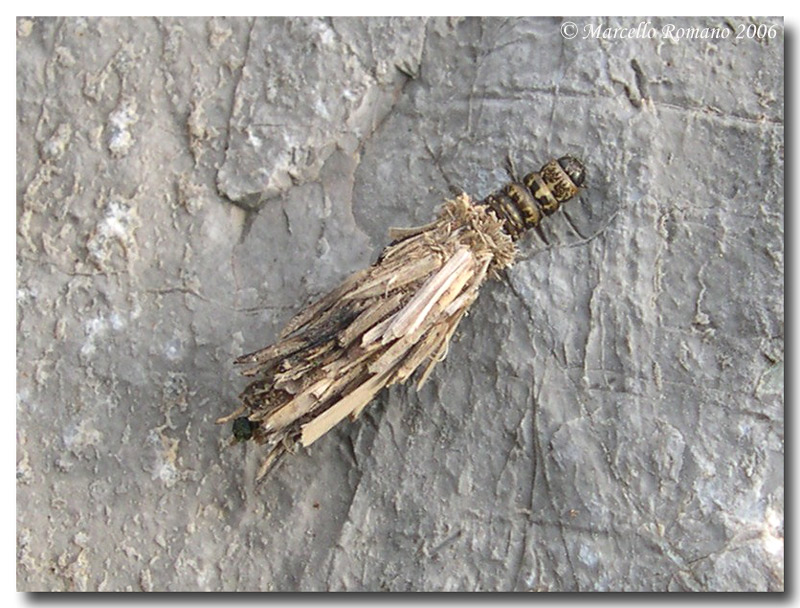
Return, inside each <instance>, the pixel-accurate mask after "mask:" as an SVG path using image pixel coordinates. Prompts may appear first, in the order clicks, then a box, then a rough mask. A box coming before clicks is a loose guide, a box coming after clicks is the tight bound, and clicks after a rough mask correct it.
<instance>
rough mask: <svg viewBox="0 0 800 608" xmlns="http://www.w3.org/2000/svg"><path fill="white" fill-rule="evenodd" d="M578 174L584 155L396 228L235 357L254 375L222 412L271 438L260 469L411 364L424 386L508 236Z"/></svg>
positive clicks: (570, 190) (239, 426)
mask: <svg viewBox="0 0 800 608" xmlns="http://www.w3.org/2000/svg"><path fill="white" fill-rule="evenodd" d="M583 179H584V168H583V165H582V164H581V163H580V162H579V161H577V160H575V159H574V158H572V157H562V158H561V159H559V160H558V161H555V160H554V161H551V162H549V163H547V164H546V165H545V166H544V167H543V168H542V170H541V171H539V172H534V173H530V174H529V175H527V176H525V177H524V178H523V179H522V180H521V181H514V182H512V183H510V184H508V185H507V186H505V187H504V188H503V189H502V190H500V191H499V192H496V193H495V194H492V195H490V196H488V197H487V198H486V199H485V200H484V201H480V202H474V201H472V200H471V199H470V198H469V197H468V196H466V195H461V196H459V197H457V198H456V199H455V200H452V201H448V202H447V203H445V205H444V207H443V209H442V211H441V213H440V215H439V217H438V218H437V219H436V220H435V221H434V222H432V223H431V224H428V225H426V226H421V227H418V228H409V229H401V230H397V229H395V230H393V231H391V232H390V235H391V236H392V238H393V239H394V241H393V242H392V244H390V245H389V246H388V247H387V248H386V249H385V250H384V251H383V253H382V254H381V256H380V257H379V258H378V260H377V261H376V262H375V263H374V264H373V265H372V266H370V267H369V268H367V269H365V270H362V271H360V272H357V273H355V274H353V275H351V276H350V277H349V278H348V279H347V280H345V281H344V283H342V285H340V286H339V287H338V288H336V289H334V290H333V291H332V292H330V293H329V294H328V295H327V296H325V297H323V298H322V299H320V300H319V301H317V302H315V303H313V304H311V305H310V306H308V307H307V308H305V309H304V310H302V311H301V312H300V313H299V314H298V315H297V316H295V317H294V319H292V320H291V321H290V322H289V324H288V325H287V326H286V328H285V329H284V330H283V332H282V333H281V335H280V337H279V340H278V341H277V342H276V343H275V344H273V345H271V346H268V347H266V348H263V349H260V350H258V351H255V352H253V353H250V354H247V355H243V356H242V357H239V358H238V359H237V360H236V363H237V364H239V365H244V366H246V368H245V369H244V370H243V372H242V373H243V374H244V375H245V376H254V377H255V380H253V381H252V382H251V383H250V384H249V385H248V386H247V387H246V388H245V390H244V392H243V393H242V395H241V399H242V407H241V408H239V409H238V410H236V411H235V412H233V413H232V414H230V415H228V416H225V417H223V418H220V419H219V420H218V421H217V422H219V423H223V422H228V421H231V420H233V421H234V423H233V434H234V437H235V438H236V439H237V440H245V439H250V438H253V439H255V440H256V441H257V442H258V443H263V444H266V445H267V448H268V455H267V458H266V461H265V462H264V464H263V466H262V468H261V471H260V472H259V477H261V476H263V475H264V474H265V473H266V472H267V471H268V470H269V468H270V467H271V466H272V465H273V464H274V462H275V460H276V459H277V458H279V457H280V456H282V455H283V454H284V453H286V452H287V451H293V450H294V449H296V448H297V447H298V446H308V445H310V444H312V443H313V442H314V441H316V440H317V439H318V438H319V437H321V436H322V435H324V434H325V433H326V432H327V431H328V430H330V429H331V428H332V427H333V426H334V425H335V424H337V423H338V422H340V421H341V420H343V419H344V418H345V417H348V416H349V417H350V418H351V419H355V418H357V417H358V416H359V414H360V413H361V411H362V410H363V409H364V407H366V405H367V404H368V403H369V402H370V401H371V400H372V398H373V397H374V396H375V394H376V393H377V392H378V391H379V390H381V389H382V388H383V387H385V386H389V385H391V384H394V383H396V382H404V381H406V380H407V379H408V378H409V377H410V376H411V375H412V374H413V373H414V372H415V371H416V370H417V369H418V368H422V369H423V371H422V373H421V375H420V378H419V381H418V387H419V386H421V385H422V384H423V383H424V382H425V380H426V379H427V378H428V376H429V374H430V373H431V371H432V369H433V368H434V366H435V365H436V363H438V362H439V361H441V360H442V359H443V358H444V356H445V355H446V352H447V347H448V344H449V341H450V338H451V336H452V335H453V332H454V331H455V329H456V327H457V325H458V322H459V321H460V320H461V318H462V317H463V316H464V314H465V313H466V312H467V310H468V308H469V306H470V305H471V304H472V302H473V301H474V300H475V298H477V296H478V291H479V289H480V286H481V285H482V284H483V282H484V281H485V279H486V278H487V277H489V276H492V275H494V274H496V273H497V271H498V270H500V269H502V268H504V267H507V266H509V265H510V264H512V263H513V261H514V256H515V254H516V245H515V244H514V241H515V240H516V239H517V238H518V237H519V236H520V235H521V234H522V233H523V232H524V231H525V230H527V229H529V228H533V227H536V226H538V224H539V222H540V221H541V219H542V218H543V217H544V216H547V215H550V214H551V213H553V212H554V211H556V210H557V209H558V207H559V206H560V205H561V204H562V203H564V202H566V201H567V200H569V199H570V198H572V197H573V196H575V194H577V192H578V190H579V188H580V185H581V184H582V183H583Z"/></svg>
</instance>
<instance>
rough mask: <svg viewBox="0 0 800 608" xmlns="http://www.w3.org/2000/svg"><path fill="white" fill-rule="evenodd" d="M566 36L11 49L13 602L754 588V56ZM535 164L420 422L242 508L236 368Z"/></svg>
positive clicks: (768, 217) (313, 36) (336, 37)
mask: <svg viewBox="0 0 800 608" xmlns="http://www.w3.org/2000/svg"><path fill="white" fill-rule="evenodd" d="M571 21H572V22H574V23H575V24H576V30H575V31H576V33H577V36H576V37H575V38H573V39H567V38H565V37H564V36H563V35H562V31H566V32H568V33H569V30H568V29H562V28H564V27H565V22H564V21H562V20H559V19H494V18H492V19H440V18H432V19H374V20H370V19H294V20H285V19H205V18H202V19H200V18H193V19H141V18H137V19H120V18H108V19H94V18H92V19H81V18H69V19H27V18H20V19H18V20H17V192H18V199H17V216H18V223H17V235H18V236H17V269H18V270H17V372H18V377H17V461H18V465H17V484H18V485H17V543H18V546H17V551H18V560H17V567H18V570H17V586H18V589H19V590H23V591H44V590H107V591H112V590H113V591H121V590H156V591H179V590H180V591H200V590H226V591H233V590H236V591H255V590H281V591H291V590H371V591H378V590H392V591H407V590H408V591H410V590H414V591H422V590H425V591H437V590H458V591H472V590H486V591H529V590H540V591H596V590H607V591H663V590H670V591H682V590H697V591H710V590H726V591H766V590H782V589H783V584H784V583H783V581H784V574H783V518H784V514H783V504H784V490H783V488H784V484H783V458H784V439H783V435H784V424H783V405H784V398H783V396H784V392H783V359H784V306H783V303H784V258H783V255H784V253H783V252H784V235H783V230H784V228H783V225H784V190H783V180H784V161H783V146H784V124H783V116H784V96H783V74H784V50H783V36H784V34H783V22H782V21H781V20H775V19H753V20H752V21H750V20H748V21H741V20H737V19H718V18H688V19H670V18H659V19H651V20H650V25H649V26H647V27H644V28H642V29H641V30H640V31H642V32H645V33H646V32H649V31H650V30H649V29H648V28H654V31H657V32H659V34H660V33H662V32H663V28H664V27H665V26H669V25H674V26H675V28H676V30H678V29H679V28H683V29H682V30H681V31H682V32H684V38H681V39H670V38H665V37H663V36H656V37H653V38H645V37H633V38H630V37H625V38H622V37H620V36H621V34H620V30H618V29H617V30H615V29H614V28H619V27H625V28H629V27H631V28H634V29H635V28H636V27H637V26H638V25H639V23H640V21H642V20H640V19H633V18H625V19H599V18H583V19H579V18H572V19H571ZM645 21H646V20H645ZM751 24H752V25H753V27H752V28H750V30H748V25H751ZM758 24H763V25H765V26H774V27H773V28H772V30H767V29H766V28H761V30H760V32H761V33H763V34H765V35H764V37H762V38H761V39H753V38H748V35H749V32H751V31H752V32H753V33H758V31H759V30H757V27H756V26H757V25H758ZM587 26H588V27H589V28H590V29H589V30H587V29H586V27H587ZM703 27H709V28H714V27H718V28H721V29H720V30H718V31H719V32H726V33H727V37H725V38H720V37H717V38H709V37H705V38H704V37H694V38H688V37H686V36H688V34H687V32H690V30H688V29H687V28H703ZM591 28H594V29H591ZM615 32H616V33H615ZM696 32H698V36H700V35H702V32H703V30H701V29H698V30H696ZM769 32H774V34H775V35H774V37H770V35H771V34H770V33H769ZM740 33H741V34H742V35H743V37H742V38H738V37H737V34H740ZM637 35H638V34H637ZM562 154H574V155H576V156H579V157H580V158H582V159H583V160H584V161H585V163H586V165H587V167H588V171H589V179H588V184H587V187H586V189H585V191H584V192H583V194H582V195H581V197H580V199H579V200H577V201H576V202H572V203H570V204H569V205H568V206H567V207H566V210H565V211H566V213H565V214H564V213H559V214H558V215H555V216H553V217H552V218H550V219H549V220H548V221H547V223H546V224H545V225H544V228H543V237H544V239H545V240H543V239H542V237H541V236H539V235H535V234H534V235H531V236H530V237H528V238H525V239H523V240H522V241H521V243H520V249H521V254H520V259H519V260H518V262H517V264H516V265H515V266H514V267H512V268H511V269H510V270H509V271H508V272H507V273H506V275H505V277H504V278H503V279H502V280H501V281H495V282H492V283H489V284H487V285H486V286H485V289H484V292H483V293H482V295H481V297H480V298H479V299H478V301H477V303H476V304H475V305H474V307H473V309H472V311H471V314H470V315H469V317H468V318H466V319H465V320H464V321H463V322H462V324H461V326H460V328H459V330H458V332H457V334H456V336H455V338H454V340H453V343H452V344H451V346H450V351H449V354H448V357H447V359H446V360H445V361H444V362H443V363H441V364H440V365H439V366H438V367H437V369H436V370H435V372H434V373H433V376H432V378H431V380H430V381H429V383H428V384H427V385H426V386H425V387H424V389H423V390H422V391H421V392H419V393H416V392H415V391H414V389H413V387H411V386H408V387H406V386H400V387H397V386H396V387H392V388H391V389H390V390H388V391H386V392H385V393H382V394H381V395H379V396H378V397H377V398H376V400H375V402H374V403H373V404H372V405H370V406H369V407H368V408H367V410H366V411H365V413H364V415H363V416H362V418H361V420H359V421H358V422H356V423H353V424H349V423H344V424H342V425H340V426H339V427H337V428H335V429H334V430H333V431H331V432H330V433H329V434H328V435H327V436H326V437H325V438H323V439H322V440H320V441H319V442H317V443H315V444H314V445H313V446H312V447H311V448H310V449H308V450H306V451H304V452H303V453H300V454H298V455H296V456H293V457H291V458H288V459H287V460H286V461H285V462H284V463H283V464H282V466H281V467H280V468H278V469H277V470H276V471H274V472H273V474H272V475H271V476H270V477H269V478H268V480H267V481H266V482H265V483H263V484H260V485H256V484H255V483H254V481H253V477H254V474H255V471H256V469H257V467H258V466H259V464H260V458H261V453H260V452H259V448H258V446H255V445H237V446H234V447H229V446H228V443H229V439H230V428H229V427H224V428H223V427H219V426H215V425H214V420H215V419H216V418H217V417H218V416H221V415H223V414H226V413H228V412H229V411H230V410H231V409H233V408H234V407H235V406H236V402H237V399H236V396H237V394H238V392H239V391H240V390H241V389H242V388H243V386H244V384H245V383H244V381H243V379H241V378H240V377H238V376H237V373H236V371H235V369H234V368H233V366H232V365H231V361H232V359H233V357H235V356H236V355H238V354H241V353H243V352H245V351H249V350H253V349H256V348H258V347H261V346H264V345H266V344H267V343H269V342H270V341H272V340H273V339H274V338H275V336H276V335H277V332H278V331H279V330H280V328H281V326H282V325H283V324H284V323H285V322H286V321H287V320H288V319H289V318H290V316H291V315H292V314H293V313H294V312H296V311H297V310H298V309H299V308H300V307H302V306H303V305H304V304H305V303H307V302H308V301H310V300H311V299H312V298H314V297H316V296H318V295H321V294H323V293H324V292H326V291H328V290H329V289H331V288H333V287H335V286H336V284H337V283H338V282H339V281H340V280H341V279H342V278H344V277H345V276H347V275H348V274H349V273H351V272H353V271H354V270H357V269H360V268H362V267H364V266H366V265H368V264H369V263H370V262H371V261H372V260H373V259H374V256H375V255H376V254H377V252H378V251H379V250H380V249H381V248H382V247H383V246H384V245H385V244H386V243H387V240H386V236H385V235H386V231H387V229H388V228H389V227H390V226H408V225H417V224H422V223H425V222H427V221H429V220H430V219H432V217H433V216H434V214H435V213H436V210H437V208H438V205H439V204H440V201H441V200H442V199H443V198H445V197H446V196H448V195H449V193H450V191H451V190H455V189H458V188H460V189H463V190H465V191H467V192H469V193H471V194H473V195H475V196H478V197H482V196H485V195H486V194H488V193H489V192H491V191H492V190H494V189H495V188H496V187H498V186H499V185H501V184H502V183H503V182H504V181H505V180H506V179H507V176H506V175H505V173H504V169H503V165H504V159H505V157H506V156H507V155H508V156H510V157H511V159H512V160H513V161H514V162H515V164H516V166H517V167H518V168H519V170H520V171H528V170H531V169H534V168H538V167H539V166H541V164H543V163H544V162H545V161H547V160H548V159H549V158H551V157H553V156H557V155H562Z"/></svg>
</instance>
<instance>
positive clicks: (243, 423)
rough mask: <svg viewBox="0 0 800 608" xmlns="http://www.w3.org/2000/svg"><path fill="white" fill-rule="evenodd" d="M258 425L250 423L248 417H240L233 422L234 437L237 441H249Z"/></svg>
mask: <svg viewBox="0 0 800 608" xmlns="http://www.w3.org/2000/svg"><path fill="white" fill-rule="evenodd" d="M255 427H256V424H255V423H254V422H250V420H248V418H247V416H240V417H239V418H237V419H236V420H234V421H233V436H234V438H235V439H236V441H247V440H248V439H250V438H251V437H252V436H253V431H254V430H255Z"/></svg>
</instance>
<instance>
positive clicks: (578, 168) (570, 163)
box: [558, 156, 586, 188]
mask: <svg viewBox="0 0 800 608" xmlns="http://www.w3.org/2000/svg"><path fill="white" fill-rule="evenodd" d="M558 164H559V165H560V166H561V168H562V169H563V170H564V173H566V174H567V176H569V178H570V179H571V180H572V183H573V184H575V185H576V186H577V187H578V188H580V187H581V186H582V185H583V182H584V180H585V179H586V167H584V166H583V163H582V162H581V161H579V160H578V159H577V158H573V157H572V156H562V157H561V158H559V159H558Z"/></svg>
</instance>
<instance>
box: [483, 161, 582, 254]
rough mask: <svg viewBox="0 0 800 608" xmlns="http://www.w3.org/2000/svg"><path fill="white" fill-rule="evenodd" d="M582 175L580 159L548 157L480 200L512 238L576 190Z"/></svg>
mask: <svg viewBox="0 0 800 608" xmlns="http://www.w3.org/2000/svg"><path fill="white" fill-rule="evenodd" d="M585 177H586V170H585V168H584V166H583V163H581V161H579V160H578V159H576V158H573V157H572V156H562V157H561V158H559V159H558V160H551V161H550V162H549V163H547V164H546V165H545V166H544V167H542V168H541V170H540V171H538V172H537V171H534V172H533V173H529V174H528V175H526V176H525V177H523V178H522V180H521V181H513V182H510V183H508V184H506V185H505V186H504V187H503V188H502V189H501V190H499V191H497V192H495V193H494V194H490V195H489V196H487V197H486V198H485V199H484V201H483V204H484V205H488V206H489V208H490V209H491V210H492V211H494V213H495V215H496V216H497V217H498V218H499V219H501V220H503V221H504V222H505V229H506V232H508V234H509V235H511V238H513V239H515V240H516V239H517V238H519V236H520V235H521V234H522V233H523V232H525V231H526V230H529V229H530V228H535V227H536V226H538V225H539V222H541V221H542V218H543V217H545V216H547V215H550V214H552V213H554V212H555V211H557V210H558V208H559V207H560V206H561V205H562V204H563V203H565V202H567V201H568V200H569V199H571V198H572V197H574V196H575V195H576V194H578V191H579V190H580V187H581V185H582V184H583V181H584V179H585Z"/></svg>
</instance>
